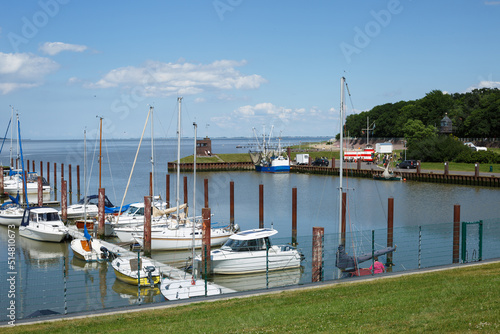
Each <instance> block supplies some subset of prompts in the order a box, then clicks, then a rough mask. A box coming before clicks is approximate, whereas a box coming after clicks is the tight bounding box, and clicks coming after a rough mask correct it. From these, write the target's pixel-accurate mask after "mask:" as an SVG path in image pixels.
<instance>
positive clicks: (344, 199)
mask: <svg viewBox="0 0 500 334" xmlns="http://www.w3.org/2000/svg"><path fill="white" fill-rule="evenodd" d="M346 213H347V193H346V192H342V225H341V233H340V244H341V245H344V246H345V234H346Z"/></svg>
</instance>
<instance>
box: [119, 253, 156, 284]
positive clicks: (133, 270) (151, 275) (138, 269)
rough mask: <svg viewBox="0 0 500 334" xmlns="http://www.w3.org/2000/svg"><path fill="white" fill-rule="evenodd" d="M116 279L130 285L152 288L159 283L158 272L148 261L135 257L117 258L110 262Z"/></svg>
mask: <svg viewBox="0 0 500 334" xmlns="http://www.w3.org/2000/svg"><path fill="white" fill-rule="evenodd" d="M111 266H112V267H113V269H114V271H115V275H116V278H117V279H119V280H121V281H123V282H125V283H128V284H132V285H139V286H148V285H149V286H154V285H155V284H158V283H160V270H159V269H158V268H157V267H156V266H155V265H154V264H153V262H152V261H151V260H150V259H147V258H141V259H140V263H139V259H138V258H137V257H132V256H125V257H117V258H116V259H114V260H113V261H112V262H111Z"/></svg>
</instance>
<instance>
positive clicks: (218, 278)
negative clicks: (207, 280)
mask: <svg viewBox="0 0 500 334" xmlns="http://www.w3.org/2000/svg"><path fill="white" fill-rule="evenodd" d="M302 273H303V269H302V267H300V268H293V269H286V270H276V271H270V272H269V273H268V274H267V276H266V273H258V274H243V275H214V276H213V277H212V278H213V279H212V281H213V282H214V283H215V284H217V285H221V286H223V287H225V288H229V289H233V290H235V291H249V290H258V289H267V288H276V287H284V286H289V285H298V284H299V283H300V278H301V276H302Z"/></svg>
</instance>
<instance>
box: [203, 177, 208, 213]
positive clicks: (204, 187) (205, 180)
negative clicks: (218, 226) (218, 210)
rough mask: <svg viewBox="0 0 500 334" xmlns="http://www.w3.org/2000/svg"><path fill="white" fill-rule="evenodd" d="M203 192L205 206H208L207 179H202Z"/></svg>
mask: <svg viewBox="0 0 500 334" xmlns="http://www.w3.org/2000/svg"><path fill="white" fill-rule="evenodd" d="M203 193H204V196H205V206H204V207H205V208H208V179H204V180H203Z"/></svg>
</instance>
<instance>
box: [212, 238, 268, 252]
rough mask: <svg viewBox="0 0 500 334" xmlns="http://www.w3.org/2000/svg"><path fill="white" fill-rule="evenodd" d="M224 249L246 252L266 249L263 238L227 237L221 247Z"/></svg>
mask: <svg viewBox="0 0 500 334" xmlns="http://www.w3.org/2000/svg"><path fill="white" fill-rule="evenodd" d="M221 249H224V250H232V251H233V252H248V251H259V250H266V243H265V241H264V238H261V239H251V240H234V239H229V240H227V241H226V243H225V244H224V245H223V246H222V247H221Z"/></svg>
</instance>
